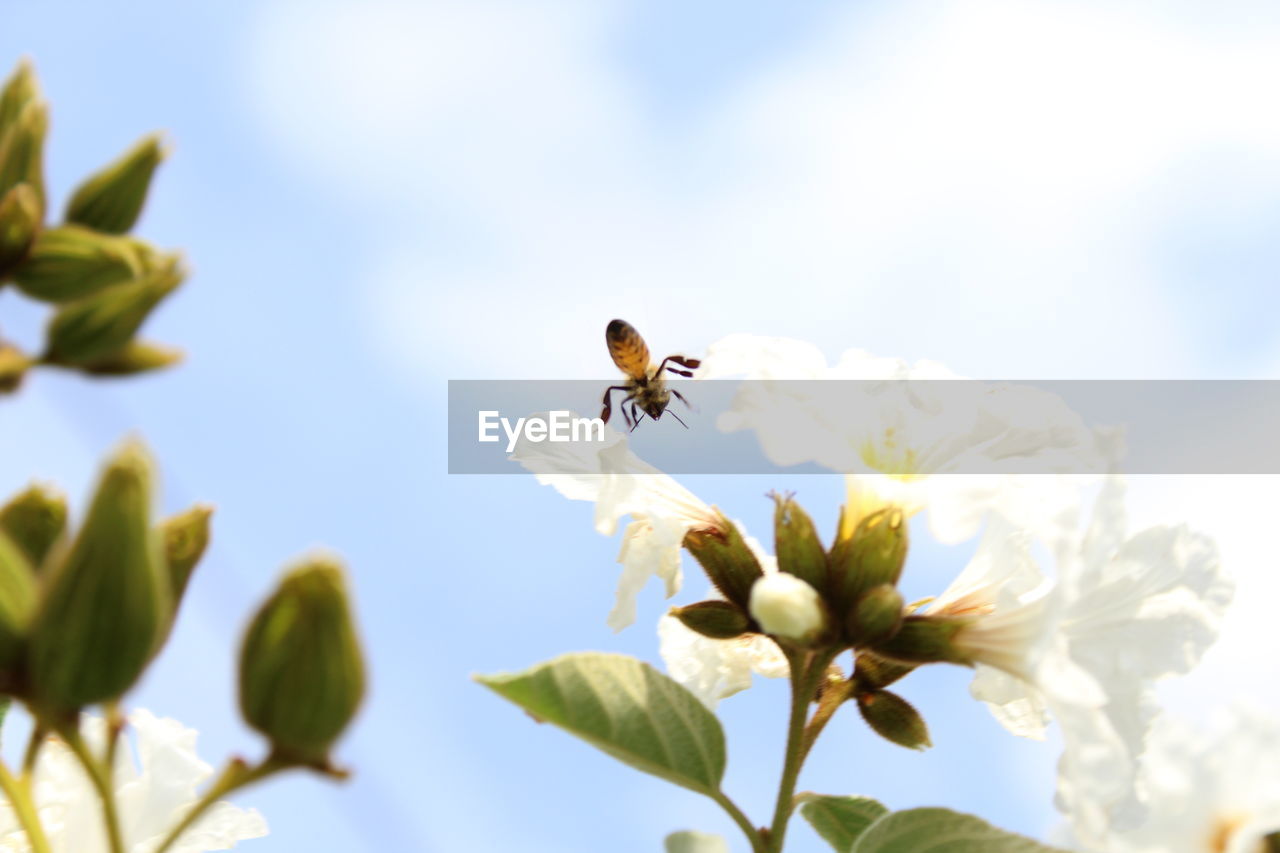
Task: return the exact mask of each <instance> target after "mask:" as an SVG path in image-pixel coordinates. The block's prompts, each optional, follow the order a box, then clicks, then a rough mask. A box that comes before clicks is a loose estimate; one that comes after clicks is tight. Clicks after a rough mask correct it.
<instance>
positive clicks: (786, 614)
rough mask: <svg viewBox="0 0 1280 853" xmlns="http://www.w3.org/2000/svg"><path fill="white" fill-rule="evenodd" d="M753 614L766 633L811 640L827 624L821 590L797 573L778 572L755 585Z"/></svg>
mask: <svg viewBox="0 0 1280 853" xmlns="http://www.w3.org/2000/svg"><path fill="white" fill-rule="evenodd" d="M751 615H752V617H753V618H754V619H755V620H756V621H757V622H759V623H760V627H761V628H762V629H764V632H765V633H766V634H774V635H776V636H779V637H785V638H787V639H788V640H795V641H797V642H801V643H804V642H808V641H810V640H812V639H813V638H814V637H816V636H817V635H818V634H819V633H821V631H822V629H823V628H824V627H826V621H827V619H826V615H825V613H824V612H823V607H822V601H821V599H819V597H818V591H817V590H816V589H814V588H813V587H811V586H809V585H808V584H807V583H805V582H804V581H802V580H800V578H798V577H796V576H795V575H791V574H787V573H786V572H775V573H774V574H769V575H765V576H764V577H762V578H760V580H758V581H756V582H755V585H754V586H752V587H751Z"/></svg>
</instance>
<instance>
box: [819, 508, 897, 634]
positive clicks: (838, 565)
mask: <svg viewBox="0 0 1280 853" xmlns="http://www.w3.org/2000/svg"><path fill="white" fill-rule="evenodd" d="M906 559H907V524H906V516H905V515H904V514H903V512H902V510H901V509H899V508H897V507H886V508H884V509H881V510H878V511H876V512H873V513H871V514H870V515H868V516H867V517H866V518H864V519H862V521H861V522H860V523H859V524H858V527H857V529H856V530H855V531H854V534H853V536H852V537H850V538H848V539H842V540H840V541H838V542H837V543H836V544H835V547H833V548H832V549H831V574H832V581H833V583H834V584H835V586H836V593H837V599H838V601H839V605H840V607H841V608H843V609H845V610H846V611H847V610H848V609H850V608H852V607H853V606H854V605H855V604H856V603H857V601H858V599H859V598H861V597H862V595H863V593H865V592H866V591H867V590H869V589H871V588H872V587H875V586H879V585H880V584H886V583H887V584H891V585H895V586H896V585H897V583H898V578H900V577H901V576H902V566H903V564H904V563H905V562H906Z"/></svg>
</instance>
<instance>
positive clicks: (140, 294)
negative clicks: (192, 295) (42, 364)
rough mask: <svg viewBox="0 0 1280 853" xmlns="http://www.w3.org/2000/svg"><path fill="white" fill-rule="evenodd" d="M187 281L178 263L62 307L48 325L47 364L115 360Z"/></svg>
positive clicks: (161, 267) (162, 266) (171, 261)
mask: <svg viewBox="0 0 1280 853" xmlns="http://www.w3.org/2000/svg"><path fill="white" fill-rule="evenodd" d="M182 278H183V273H182V270H181V269H180V267H179V265H178V263H177V261H176V259H170V261H169V262H168V263H166V264H161V265H160V266H159V267H157V268H155V269H153V270H151V271H150V272H148V273H146V274H145V275H144V276H143V277H142V278H140V279H138V280H137V281H133V282H129V283H128V284H117V285H116V286H114V287H109V288H107V289H106V290H104V291H102V292H101V293H96V294H94V295H93V296H89V297H86V298H84V299H81V300H78V301H76V302H71V303H68V304H67V305H64V306H62V307H61V308H59V309H58V312H57V313H56V314H54V315H53V319H52V320H50V322H49V328H48V331H47V333H46V338H47V340H46V346H47V348H48V349H47V352H46V355H45V358H46V359H48V360H49V361H51V362H53V363H55V364H62V365H83V364H92V363H96V362H101V361H103V360H104V359H108V358H110V357H111V356H114V355H116V354H117V353H119V352H120V351H121V350H122V349H124V348H125V346H126V345H127V344H128V343H129V339H130V338H132V337H133V336H134V334H135V333H136V332H137V331H138V328H139V327H140V326H141V325H142V323H143V321H145V320H146V319H147V315H148V314H150V313H151V311H152V309H154V308H155V307H156V305H158V304H159V303H160V301H161V300H162V299H164V298H165V297H166V296H168V295H169V294H170V293H172V292H173V291H174V290H175V289H176V288H177V287H178V285H179V284H181V283H182Z"/></svg>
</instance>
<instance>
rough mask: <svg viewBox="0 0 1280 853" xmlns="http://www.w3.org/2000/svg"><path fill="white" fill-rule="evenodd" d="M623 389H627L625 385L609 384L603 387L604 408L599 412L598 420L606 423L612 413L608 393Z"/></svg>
mask: <svg viewBox="0 0 1280 853" xmlns="http://www.w3.org/2000/svg"><path fill="white" fill-rule="evenodd" d="M625 390H627V386H625V385H610V386H609V387H608V388H606V389H604V410H603V411H602V412H600V420H602V421H604V422H605V423H608V422H609V416H610V415H612V414H613V406H612V405H611V404H610V402H609V395H610V394H612V393H613V392H614V391H625Z"/></svg>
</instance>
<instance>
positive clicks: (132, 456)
mask: <svg viewBox="0 0 1280 853" xmlns="http://www.w3.org/2000/svg"><path fill="white" fill-rule="evenodd" d="M152 478H153V475H152V465H151V459H150V456H149V455H148V454H147V452H146V450H145V448H143V447H142V445H141V444H140V443H138V442H136V441H132V440H131V441H127V442H125V444H124V445H123V446H122V447H121V448H120V449H119V450H118V451H116V452H115V454H114V455H113V456H112V457H111V458H110V459H109V460H108V461H107V465H106V468H105V470H104V471H103V473H102V477H101V479H100V480H99V482H98V487H97V490H96V491H95V493H94V495H93V500H92V501H91V503H90V505H89V511H88V514H87V515H86V516H85V519H84V523H83V524H82V525H81V527H80V530H79V532H78V533H77V534H76V537H75V539H74V540H73V541H72V543H71V545H70V547H69V548H67V550H66V552H65V553H63V554H61V555H59V557H58V559H57V560H56V561H55V562H54V564H53V565H51V566H50V567H49V570H48V571H49V577H48V584H47V586H46V588H45V593H44V600H43V601H42V602H41V605H40V608H39V610H38V611H37V613H36V617H35V622H34V624H33V626H32V630H31V646H30V660H29V675H30V679H31V685H30V689H31V693H32V697H33V699H34V701H35V704H36V707H37V709H38V710H39V711H41V712H52V713H68V712H72V711H75V710H77V709H79V708H82V707H84V706H85V705H92V704H96V703H98V702H103V701H106V700H108V699H116V698H118V697H120V696H121V695H122V694H123V693H124V692H125V691H126V690H128V689H129V688H130V687H131V686H133V684H134V682H135V681H137V680H138V677H139V676H140V675H142V671H143V669H145V667H146V665H147V662H148V661H149V660H150V659H151V656H152V651H153V649H154V648H155V646H156V643H157V639H158V637H159V635H160V632H161V629H162V627H163V625H164V620H165V618H166V615H167V614H168V612H169V591H168V579H167V578H166V577H165V573H164V564H163V558H162V556H161V553H160V541H159V536H158V535H157V534H156V532H155V530H154V529H153V528H152V526H151V519H150V510H151V489H152Z"/></svg>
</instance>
